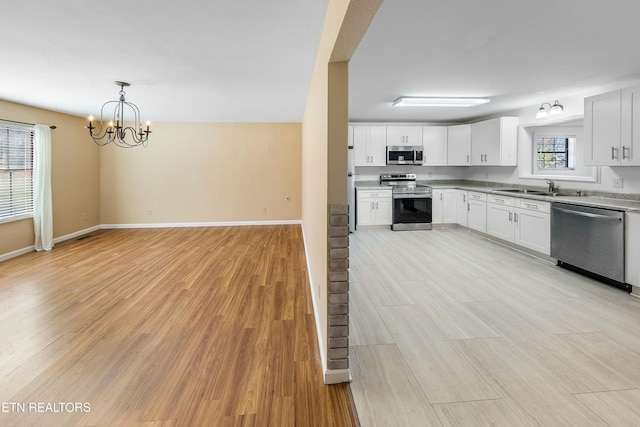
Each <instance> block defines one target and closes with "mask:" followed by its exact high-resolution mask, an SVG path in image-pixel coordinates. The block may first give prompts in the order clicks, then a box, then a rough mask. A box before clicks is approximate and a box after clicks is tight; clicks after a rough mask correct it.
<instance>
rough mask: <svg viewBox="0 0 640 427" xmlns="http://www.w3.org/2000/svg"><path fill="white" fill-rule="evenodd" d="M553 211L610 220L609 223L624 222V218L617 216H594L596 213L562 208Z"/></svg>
mask: <svg viewBox="0 0 640 427" xmlns="http://www.w3.org/2000/svg"><path fill="white" fill-rule="evenodd" d="M553 209H555V210H557V211H560V212H564V213H567V214H570V215H578V216H586V217H589V218H595V219H603V220H608V221H622V218H620V217H615V216H608V215H599V214H594V213H589V212H580V211H574V210H571V209H562V208H557V207H554V208H553Z"/></svg>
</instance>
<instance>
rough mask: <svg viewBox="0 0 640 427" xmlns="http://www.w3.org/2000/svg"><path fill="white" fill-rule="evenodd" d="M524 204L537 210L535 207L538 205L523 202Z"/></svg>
mask: <svg viewBox="0 0 640 427" xmlns="http://www.w3.org/2000/svg"><path fill="white" fill-rule="evenodd" d="M524 205H525V206H526V207H528V208H529V209H536V210H537V209H539V208H538V205H532V204H530V203H525V204H524Z"/></svg>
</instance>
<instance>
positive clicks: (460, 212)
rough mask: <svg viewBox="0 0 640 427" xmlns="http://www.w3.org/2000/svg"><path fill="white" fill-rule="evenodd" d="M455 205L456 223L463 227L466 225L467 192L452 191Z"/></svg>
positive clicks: (467, 209)
mask: <svg viewBox="0 0 640 427" xmlns="http://www.w3.org/2000/svg"><path fill="white" fill-rule="evenodd" d="M454 191H455V204H456V223H457V224H459V225H462V226H464V227H466V226H467V224H468V219H467V213H468V211H469V205H468V203H469V201H468V200H467V198H468V193H469V192H468V191H466V190H454Z"/></svg>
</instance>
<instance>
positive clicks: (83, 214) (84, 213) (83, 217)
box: [81, 212, 87, 221]
mask: <svg viewBox="0 0 640 427" xmlns="http://www.w3.org/2000/svg"><path fill="white" fill-rule="evenodd" d="M81 217H82V220H83V221H86V220H87V213H86V212H83V213H82V215H81Z"/></svg>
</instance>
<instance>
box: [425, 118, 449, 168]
mask: <svg viewBox="0 0 640 427" xmlns="http://www.w3.org/2000/svg"><path fill="white" fill-rule="evenodd" d="M421 145H422V149H423V150H424V165H425V166H446V165H447V127H446V126H424V127H423V128H422V144H421Z"/></svg>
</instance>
